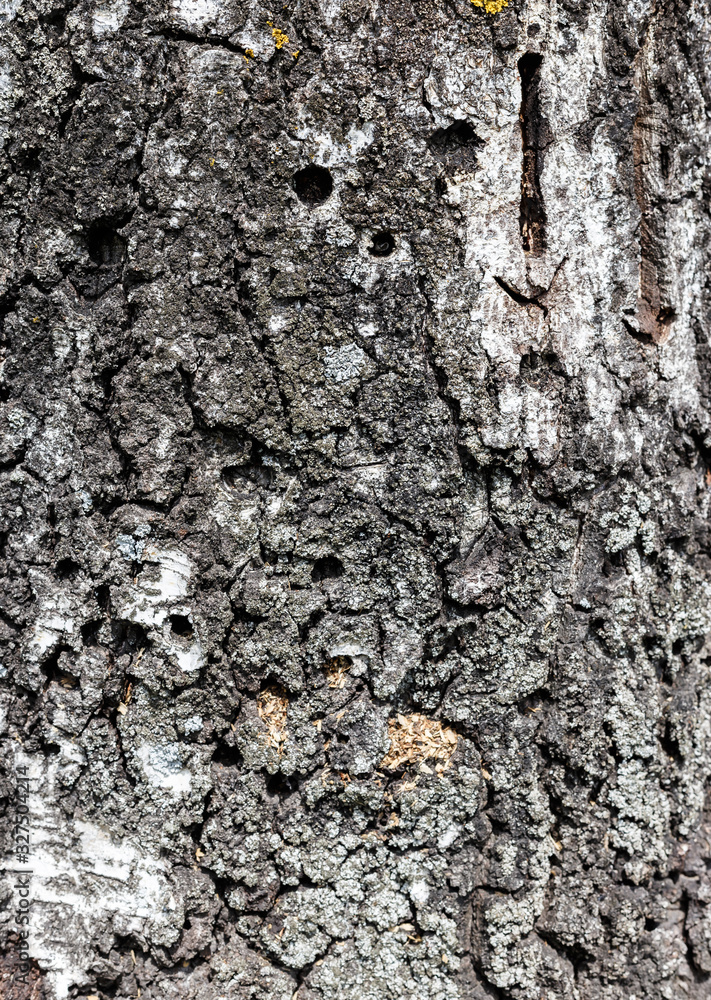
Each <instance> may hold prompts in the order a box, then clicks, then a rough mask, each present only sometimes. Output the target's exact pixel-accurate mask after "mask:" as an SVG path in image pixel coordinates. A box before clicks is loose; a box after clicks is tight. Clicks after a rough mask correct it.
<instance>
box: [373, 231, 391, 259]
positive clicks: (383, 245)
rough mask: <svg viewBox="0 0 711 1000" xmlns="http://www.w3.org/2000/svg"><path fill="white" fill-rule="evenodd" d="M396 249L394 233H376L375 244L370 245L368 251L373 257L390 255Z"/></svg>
mask: <svg viewBox="0 0 711 1000" xmlns="http://www.w3.org/2000/svg"><path fill="white" fill-rule="evenodd" d="M394 249H395V237H394V236H393V234H392V233H376V234H375V236H374V237H373V245H372V246H371V247H368V253H369V254H372V256H373V257H389V256H390V254H391V253H392V252H393V250H394Z"/></svg>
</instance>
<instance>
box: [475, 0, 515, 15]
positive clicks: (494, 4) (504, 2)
mask: <svg viewBox="0 0 711 1000" xmlns="http://www.w3.org/2000/svg"><path fill="white" fill-rule="evenodd" d="M472 3H473V4H474V6H475V7H481V8H482V9H483V10H485V11H486V13H487V14H500V13H501V11H502V10H503V9H504V7H508V5H509V0H472Z"/></svg>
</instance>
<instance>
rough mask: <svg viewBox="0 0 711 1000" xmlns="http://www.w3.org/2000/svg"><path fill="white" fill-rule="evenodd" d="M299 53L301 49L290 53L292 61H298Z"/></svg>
mask: <svg viewBox="0 0 711 1000" xmlns="http://www.w3.org/2000/svg"><path fill="white" fill-rule="evenodd" d="M299 52H301V49H297V50H296V52H292V53H291V54H292V56H293V57H294V59H298V58H299Z"/></svg>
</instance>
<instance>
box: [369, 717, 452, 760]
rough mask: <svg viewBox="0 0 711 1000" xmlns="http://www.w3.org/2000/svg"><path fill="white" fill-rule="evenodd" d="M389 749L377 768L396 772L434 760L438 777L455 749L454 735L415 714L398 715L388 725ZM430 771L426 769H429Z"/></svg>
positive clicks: (435, 722) (450, 730)
mask: <svg viewBox="0 0 711 1000" xmlns="http://www.w3.org/2000/svg"><path fill="white" fill-rule="evenodd" d="M388 736H389V737H390V749H389V750H388V752H387V754H386V756H385V757H383V759H382V761H381V762H380V767H385V768H387V769H388V770H390V771H397V770H399V769H400V768H402V767H404V766H405V765H407V764H419V763H423V762H424V761H426V760H435V761H437V764H436V765H435V770H436V771H437V772H438V773H439V774H441V773H442V771H444V770H445V768H447V767H448V766H449V762H450V760H451V758H452V755H453V753H454V751H455V750H456V749H457V738H458V737H457V734H456V732H455V731H454V730H453V729H450V728H449V727H448V726H443V725H442V723H441V722H437V721H436V720H434V719H428V718H427V717H426V716H424V715H419V714H418V713H417V712H415V713H413V714H412V715H400V714H399V713H398V715H397V716H396V717H395V718H394V719H390V720H389V722H388ZM428 770H429V769H428Z"/></svg>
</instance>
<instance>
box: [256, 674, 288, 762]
mask: <svg viewBox="0 0 711 1000" xmlns="http://www.w3.org/2000/svg"><path fill="white" fill-rule="evenodd" d="M288 706H289V700H288V698H287V697H286V695H285V694H284V691H283V690H282V688H280V687H277V686H276V685H273V686H272V687H268V688H265V690H264V691H262V693H261V694H260V695H259V698H258V699H257V711H258V712H259V718H260V719H261V720H262V722H263V723H264V724H265V725H266V727H267V743H268V744H269V746H270V747H274V748H275V749H276V750H278V751H279V753H280V754H281V753H282V752H283V750H284V744H285V743H286V741H287V738H288V737H287V735H286V710H287V708H288Z"/></svg>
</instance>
